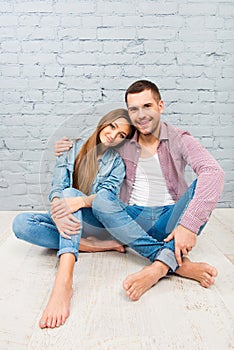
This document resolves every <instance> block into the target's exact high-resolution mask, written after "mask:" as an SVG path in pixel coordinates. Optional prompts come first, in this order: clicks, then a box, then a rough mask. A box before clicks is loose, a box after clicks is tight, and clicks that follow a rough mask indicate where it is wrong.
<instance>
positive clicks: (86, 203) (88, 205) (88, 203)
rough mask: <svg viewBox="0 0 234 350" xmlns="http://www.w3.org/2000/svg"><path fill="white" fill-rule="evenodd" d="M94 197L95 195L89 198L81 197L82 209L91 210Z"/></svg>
mask: <svg viewBox="0 0 234 350" xmlns="http://www.w3.org/2000/svg"><path fill="white" fill-rule="evenodd" d="M95 197H96V194H91V195H90V196H86V197H81V198H82V200H83V206H82V208H91V207H92V204H93V200H94V198H95Z"/></svg>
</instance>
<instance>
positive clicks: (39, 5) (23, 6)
mask: <svg viewBox="0 0 234 350" xmlns="http://www.w3.org/2000/svg"><path fill="white" fill-rule="evenodd" d="M14 9H15V11H16V12H19V13H27V12H30V13H31V12H32V13H38V12H45V13H47V12H49V13H50V12H52V11H53V4H52V1H50V0H48V1H27V2H19V3H15V5H14Z"/></svg>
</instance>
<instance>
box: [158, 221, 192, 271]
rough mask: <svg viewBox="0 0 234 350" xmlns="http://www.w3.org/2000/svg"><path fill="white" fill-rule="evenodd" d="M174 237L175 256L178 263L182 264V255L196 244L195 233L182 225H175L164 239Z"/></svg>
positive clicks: (165, 240) (167, 240) (186, 253)
mask: <svg viewBox="0 0 234 350" xmlns="http://www.w3.org/2000/svg"><path fill="white" fill-rule="evenodd" d="M173 238H174V241H175V257H176V260H177V262H178V265H179V266H181V265H182V257H181V254H182V255H188V252H190V250H192V248H193V247H194V246H195V245H196V239H197V235H196V233H194V232H192V231H190V230H189V229H187V228H185V227H184V226H181V225H179V226H177V227H176V228H175V229H174V230H173V231H172V232H171V233H170V234H169V235H168V236H167V237H166V238H165V239H164V242H169V241H171V240H172V239H173Z"/></svg>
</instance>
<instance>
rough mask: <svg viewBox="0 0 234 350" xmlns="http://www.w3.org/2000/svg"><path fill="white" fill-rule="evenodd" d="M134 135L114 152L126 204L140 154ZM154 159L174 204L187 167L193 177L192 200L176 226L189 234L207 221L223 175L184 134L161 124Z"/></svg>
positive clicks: (220, 187) (185, 187)
mask: <svg viewBox="0 0 234 350" xmlns="http://www.w3.org/2000/svg"><path fill="white" fill-rule="evenodd" d="M137 140H138V133H137V131H136V133H135V135H134V137H133V138H132V139H131V140H129V141H127V142H125V143H124V145H123V146H121V147H120V148H119V149H118V152H119V154H120V155H121V157H122V158H123V160H124V163H125V166H126V178H125V180H124V183H123V185H122V187H121V192H120V198H121V199H122V200H123V201H124V202H125V203H128V202H129V199H130V196H131V192H132V188H133V183H134V180H135V175H136V168H137V164H138V160H139V157H140V153H141V147H140V145H139V144H138V142H137ZM159 140H160V143H159V146H158V157H159V161H160V165H161V169H162V173H163V176H164V178H165V181H166V185H167V188H168V191H169V193H170V194H171V196H172V198H173V200H174V201H176V202H177V201H178V200H179V199H180V197H181V196H182V195H183V193H184V192H185V191H186V189H187V188H188V185H187V183H186V180H185V173H184V170H185V167H186V165H189V166H190V167H191V168H192V169H193V171H194V172H195V173H196V175H197V185H196V190H195V194H194V197H193V199H192V200H191V202H190V204H189V205H188V207H187V209H186V211H185V213H184V214H183V216H182V218H181V220H180V224H181V225H183V226H184V227H186V228H188V229H190V230H191V231H193V232H196V233H197V232H198V231H199V228H200V227H201V226H202V225H203V224H204V223H205V222H207V221H208V219H209V216H210V214H211V212H212V210H213V209H214V208H215V206H216V204H217V202H218V200H219V198H220V196H221V193H222V190H223V185H224V172H223V170H222V168H221V167H220V166H219V164H218V163H217V161H216V160H215V159H214V158H213V157H212V156H211V154H210V153H209V152H208V151H206V150H205V149H204V148H203V147H202V146H201V145H200V143H199V142H198V141H197V140H195V139H194V138H193V137H192V136H191V135H190V134H189V132H187V131H183V130H181V129H178V128H175V127H173V126H171V125H169V124H167V123H165V122H161V131H160V137H159Z"/></svg>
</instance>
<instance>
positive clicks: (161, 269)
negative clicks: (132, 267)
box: [123, 261, 169, 301]
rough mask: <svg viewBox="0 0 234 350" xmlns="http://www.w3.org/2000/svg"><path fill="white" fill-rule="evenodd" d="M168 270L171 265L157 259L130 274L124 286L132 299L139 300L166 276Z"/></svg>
mask: <svg viewBox="0 0 234 350" xmlns="http://www.w3.org/2000/svg"><path fill="white" fill-rule="evenodd" d="M168 270H169V267H168V266H167V265H166V264H164V263H163V262H161V261H155V262H154V263H153V264H151V265H150V266H146V267H144V268H143V269H142V270H141V271H139V272H136V273H134V274H132V275H129V276H128V277H127V278H126V279H125V281H124V282H123V288H124V289H125V291H126V293H127V295H128V297H129V298H130V299H131V300H133V301H136V300H139V299H140V297H141V296H142V295H143V294H144V293H145V292H146V291H147V290H149V289H150V288H151V287H153V286H154V285H155V284H156V283H157V282H158V281H159V280H160V279H161V278H162V277H164V276H166V274H167V272H168Z"/></svg>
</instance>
